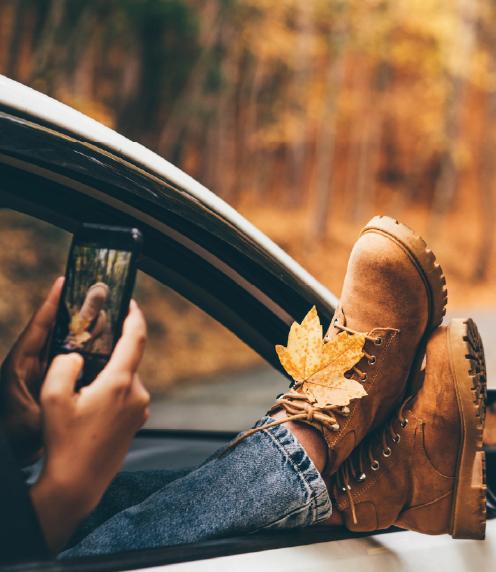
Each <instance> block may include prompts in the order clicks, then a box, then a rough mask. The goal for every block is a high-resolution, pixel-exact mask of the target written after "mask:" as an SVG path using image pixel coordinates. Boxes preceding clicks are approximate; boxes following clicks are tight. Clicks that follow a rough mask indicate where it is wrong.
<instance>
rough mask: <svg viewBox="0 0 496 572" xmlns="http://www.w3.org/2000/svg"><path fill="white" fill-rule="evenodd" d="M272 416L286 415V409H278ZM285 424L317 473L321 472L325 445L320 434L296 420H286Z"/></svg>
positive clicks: (280, 417) (323, 466)
mask: <svg viewBox="0 0 496 572" xmlns="http://www.w3.org/2000/svg"><path fill="white" fill-rule="evenodd" d="M272 417H273V419H282V418H284V417H287V415H286V411H284V409H280V410H279V411H277V412H276V413H274V414H273V415H272ZM285 426H286V427H287V428H288V429H289V430H290V431H291V433H293V435H294V436H295V437H296V439H298V441H299V443H300V445H301V446H302V447H303V449H305V452H306V454H307V455H308V456H309V457H310V459H311V460H312V462H313V464H314V465H315V467H316V469H317V470H318V471H319V473H322V472H323V470H324V468H325V465H326V462H327V446H326V443H325V441H324V438H323V437H322V435H321V434H320V433H319V432H318V431H317V430H316V429H314V428H313V427H311V426H310V425H307V424H305V423H299V422H298V421H288V422H287V423H285Z"/></svg>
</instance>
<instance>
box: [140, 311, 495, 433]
mask: <svg viewBox="0 0 496 572" xmlns="http://www.w3.org/2000/svg"><path fill="white" fill-rule="evenodd" d="M454 317H471V318H473V319H474V320H475V321H476V323H477V325H478V327H479V330H480V332H481V335H482V339H483V342H484V348H485V354H486V361H487V368H488V380H489V384H488V385H489V387H492V388H494V389H496V328H495V327H494V325H496V309H494V310H489V311H486V310H475V311H474V310H472V311H467V312H463V311H457V312H456V315H455V314H449V315H448V318H454ZM287 387H288V382H287V380H286V379H285V378H284V377H283V376H282V375H280V374H279V373H278V372H276V371H275V370H274V369H272V368H271V367H269V366H261V367H259V368H256V369H253V370H248V371H243V372H241V373H239V372H238V373H232V374H223V375H219V376H216V377H215V378H210V379H204V380H201V381H195V382H189V383H188V382H184V383H182V384H181V385H179V386H176V387H174V388H173V389H171V390H170V391H169V392H167V393H164V394H162V395H155V396H154V398H153V400H152V405H151V416H150V420H149V422H148V425H147V426H148V427H155V428H174V429H200V430H202V429H211V430H218V431H239V430H241V429H244V428H246V427H249V426H250V425H251V424H253V423H254V422H255V421H256V420H257V419H258V418H259V417H260V416H262V415H263V414H264V412H265V411H266V410H267V409H268V407H270V405H271V403H272V402H273V400H274V397H275V396H276V395H277V394H279V393H281V392H282V391H284V390H285V389H286V388H287Z"/></svg>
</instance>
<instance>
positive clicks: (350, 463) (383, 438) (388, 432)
mask: <svg viewBox="0 0 496 572" xmlns="http://www.w3.org/2000/svg"><path fill="white" fill-rule="evenodd" d="M409 402H410V399H407V400H406V401H405V402H404V403H403V405H402V406H401V407H400V409H399V411H398V414H397V416H396V417H395V418H394V419H392V420H391V421H390V422H389V423H388V424H387V425H386V426H385V427H384V429H383V430H382V431H380V432H377V433H375V434H374V435H373V437H372V438H371V439H370V440H369V441H368V442H364V443H363V444H362V445H360V446H359V447H358V448H356V449H355V451H354V452H353V453H352V454H351V455H350V456H349V457H348V458H347V459H346V460H345V461H344V463H343V464H342V465H341V467H340V468H339V470H338V472H337V473H336V477H335V478H336V481H335V482H336V487H337V490H338V491H339V492H341V493H342V494H346V496H347V497H348V502H349V504H350V509H351V516H352V519H353V524H358V519H357V515H356V508H355V502H354V500H353V495H352V483H362V482H363V481H365V480H366V479H367V476H368V475H367V473H368V472H369V471H378V470H379V469H380V468H381V461H379V458H380V457H381V456H382V457H384V458H388V457H390V456H391V455H392V454H393V449H394V448H395V447H396V446H397V445H398V444H399V443H400V441H401V431H402V430H403V429H405V428H406V426H407V425H408V418H407V417H406V415H405V408H406V405H407V403H409Z"/></svg>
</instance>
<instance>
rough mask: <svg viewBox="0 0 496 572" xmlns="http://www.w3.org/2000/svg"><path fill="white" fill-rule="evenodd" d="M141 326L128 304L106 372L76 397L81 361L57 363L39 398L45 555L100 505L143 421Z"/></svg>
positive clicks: (38, 501) (36, 496)
mask: <svg viewBox="0 0 496 572" xmlns="http://www.w3.org/2000/svg"><path fill="white" fill-rule="evenodd" d="M145 342H146V326H145V321H144V318H143V315H142V313H141V311H140V310H139V309H138V306H137V305H136V303H134V302H132V303H131V307H130V311H129V315H128V317H127V318H126V321H125V322H124V327H123V332H122V336H121V338H120V340H119V342H118V343H117V345H116V347H115V350H114V352H113V354H112V357H111V358H110V360H109V362H108V364H107V366H106V367H105V368H104V369H103V370H102V372H101V373H100V374H99V375H98V377H97V378H96V379H95V380H94V381H93V383H92V384H91V385H89V386H86V387H83V388H82V389H81V390H80V392H79V393H76V392H75V385H76V381H77V378H78V375H79V373H80V371H81V368H82V365H83V358H82V357H81V356H80V355H79V354H67V355H61V356H57V357H56V358H55V359H54V361H53V363H52V365H51V366H50V369H49V371H48V373H47V376H46V379H45V382H44V383H43V386H42V390H41V407H42V423H43V437H44V443H45V452H46V458H45V464H44V468H43V471H42V474H41V476H40V479H39V480H38V482H37V483H35V485H34V486H33V487H32V489H31V497H32V500H33V504H34V506H35V508H36V511H37V513H38V516H39V519H40V522H41V525H42V528H43V530H44V533H45V537H46V540H47V543H48V545H49V547H50V548H51V549H52V550H53V551H57V550H58V549H60V548H61V547H62V546H63V545H64V544H65V543H66V542H67V540H69V538H70V536H71V534H72V532H73V531H74V529H75V527H76V526H77V525H78V524H79V522H80V521H81V520H82V519H83V518H84V517H85V516H87V515H88V514H89V513H90V512H91V511H92V510H93V509H94V508H95V506H96V505H97V504H98V502H99V500H100V498H101V496H102V495H103V493H104V492H105V490H106V488H107V487H108V485H109V484H110V481H111V480H112V479H113V477H114V476H115V474H116V472H117V471H118V469H119V467H120V466H121V464H122V461H123V459H124V456H125V454H126V452H127V450H128V448H129V445H130V443H131V440H132V439H133V437H134V435H135V433H136V431H137V430H138V429H139V428H140V427H141V426H142V425H143V423H144V422H145V421H146V419H147V417H148V405H149V400H150V398H149V394H148V392H147V391H146V389H145V388H144V387H143V385H142V383H141V381H140V379H139V377H138V375H137V373H136V371H137V368H138V365H139V362H140V360H141V357H142V355H143V351H144V347H145Z"/></svg>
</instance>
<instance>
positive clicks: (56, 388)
mask: <svg viewBox="0 0 496 572" xmlns="http://www.w3.org/2000/svg"><path fill="white" fill-rule="evenodd" d="M83 364H84V360H83V357H82V356H81V355H80V354H77V353H72V354H64V355H58V356H57V357H56V358H55V359H54V360H53V361H52V364H51V366H50V368H49V370H48V373H47V375H46V377H45V381H44V382H43V386H42V388H41V401H42V402H47V401H50V402H54V401H57V402H58V401H63V400H65V399H70V398H71V397H72V396H73V395H74V388H75V387H76V382H77V379H78V377H79V374H80V373H81V370H82V368H83Z"/></svg>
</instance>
